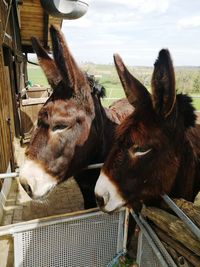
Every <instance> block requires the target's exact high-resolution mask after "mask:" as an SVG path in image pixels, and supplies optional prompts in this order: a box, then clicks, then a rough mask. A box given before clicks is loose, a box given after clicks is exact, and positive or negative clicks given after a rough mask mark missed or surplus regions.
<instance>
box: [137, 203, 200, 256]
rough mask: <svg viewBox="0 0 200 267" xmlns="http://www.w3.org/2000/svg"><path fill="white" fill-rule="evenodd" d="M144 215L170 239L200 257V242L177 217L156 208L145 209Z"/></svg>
mask: <svg viewBox="0 0 200 267" xmlns="http://www.w3.org/2000/svg"><path fill="white" fill-rule="evenodd" d="M142 214H143V215H144V216H146V217H147V218H148V219H150V220H151V221H152V222H153V223H154V224H155V225H156V226H157V227H159V228H160V229H162V230H163V231H164V232H166V233H167V234H168V235H169V236H170V237H172V238H173V239H176V240H178V241H179V242H180V243H182V244H183V245H184V246H185V247H187V248H188V249H189V250H191V251H193V252H194V253H195V254H196V255H198V256H200V242H199V241H198V240H197V239H196V237H195V236H194V235H193V234H192V233H191V231H190V230H188V228H187V227H186V226H185V224H184V223H183V222H182V221H181V220H180V219H178V218H177V217H176V216H174V215H172V214H169V213H167V212H166V211H163V210H161V209H158V208H154V207H149V208H144V209H143V211H142Z"/></svg>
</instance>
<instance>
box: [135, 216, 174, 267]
mask: <svg viewBox="0 0 200 267" xmlns="http://www.w3.org/2000/svg"><path fill="white" fill-rule="evenodd" d="M139 218H140V220H141V222H142V223H143V225H144V226H145V228H146V229H147V230H148V232H149V234H150V235H151V237H152V238H153V240H154V242H155V244H156V245H157V247H159V249H160V251H161V253H162V255H163V256H164V258H165V260H166V261H167V262H168V264H169V266H170V267H177V265H176V264H175V262H174V261H173V259H172V257H171V256H170V255H169V253H168V252H167V250H166V248H165V247H164V245H163V244H162V242H161V241H160V239H159V238H158V236H157V234H156V233H155V231H154V230H153V229H152V228H151V226H150V225H149V224H148V223H147V221H146V220H145V219H144V218H143V217H142V216H141V215H140V217H139Z"/></svg>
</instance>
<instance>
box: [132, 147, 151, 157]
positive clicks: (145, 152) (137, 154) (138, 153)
mask: <svg viewBox="0 0 200 267" xmlns="http://www.w3.org/2000/svg"><path fill="white" fill-rule="evenodd" d="M151 150H152V149H151V148H150V149H148V150H146V151H143V152H139V151H138V152H136V153H135V156H144V155H146V154H147V153H149V152H150V151H151Z"/></svg>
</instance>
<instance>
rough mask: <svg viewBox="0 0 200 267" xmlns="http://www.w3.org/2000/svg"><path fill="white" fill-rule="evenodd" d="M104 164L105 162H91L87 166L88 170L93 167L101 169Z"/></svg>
mask: <svg viewBox="0 0 200 267" xmlns="http://www.w3.org/2000/svg"><path fill="white" fill-rule="evenodd" d="M102 166H103V163H97V164H91V165H89V166H87V167H86V169H87V170H91V169H100V168H101V167H102Z"/></svg>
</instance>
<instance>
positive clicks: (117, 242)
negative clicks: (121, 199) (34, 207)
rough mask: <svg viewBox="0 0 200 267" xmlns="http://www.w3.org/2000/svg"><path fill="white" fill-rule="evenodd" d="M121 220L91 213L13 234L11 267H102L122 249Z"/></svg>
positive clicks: (117, 215)
mask: <svg viewBox="0 0 200 267" xmlns="http://www.w3.org/2000/svg"><path fill="white" fill-rule="evenodd" d="M124 217H125V211H120V212H116V213H114V214H112V215H107V214H103V213H101V212H95V214H94V215H90V216H88V214H87V216H86V215H82V216H78V218H76V217H75V218H73V219H72V218H70V219H69V220H66V221H63V220H62V221H61V222H56V223H53V224H51V223H49V225H45V226H41V225H40V223H38V225H37V227H36V228H34V229H29V230H25V231H24V230H23V231H17V232H16V233H14V246H15V248H14V251H15V252H14V253H15V267H30V266H31V267H62V266H69V267H81V266H83V267H86V266H87V267H90V266H91V267H98V266H99V267H100V266H102V267H105V266H106V265H107V264H108V263H109V262H110V261H111V260H112V258H113V257H114V256H115V255H116V253H117V252H119V251H121V250H122V246H123V234H122V233H123V226H124V225H123V222H124Z"/></svg>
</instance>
